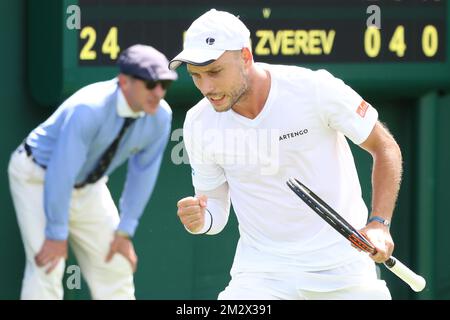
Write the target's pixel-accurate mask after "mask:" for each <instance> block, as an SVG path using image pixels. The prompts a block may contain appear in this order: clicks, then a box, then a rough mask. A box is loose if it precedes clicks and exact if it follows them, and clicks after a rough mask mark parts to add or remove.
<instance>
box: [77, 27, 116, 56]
mask: <svg viewBox="0 0 450 320" xmlns="http://www.w3.org/2000/svg"><path fill="white" fill-rule="evenodd" d="M117 34H118V31H117V27H111V28H110V29H109V31H108V34H107V35H106V37H105V40H104V41H103V44H102V53H103V54H105V55H109V57H110V59H111V60H116V59H117V56H118V54H119V52H120V47H119V44H118V41H117ZM80 39H83V40H84V39H87V41H86V43H85V44H84V46H83V48H82V49H81V51H80V60H95V59H97V52H95V50H93V47H94V45H95V41H96V40H97V32H96V31H95V29H94V28H92V27H91V26H86V27H84V28H83V29H81V31H80Z"/></svg>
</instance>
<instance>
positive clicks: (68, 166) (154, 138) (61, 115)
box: [27, 79, 172, 240]
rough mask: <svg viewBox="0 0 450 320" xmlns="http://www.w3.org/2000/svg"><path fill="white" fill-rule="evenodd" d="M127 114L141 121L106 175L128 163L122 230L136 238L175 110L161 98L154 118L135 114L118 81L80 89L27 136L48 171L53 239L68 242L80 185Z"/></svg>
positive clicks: (49, 233) (130, 131)
mask: <svg viewBox="0 0 450 320" xmlns="http://www.w3.org/2000/svg"><path fill="white" fill-rule="evenodd" d="M125 116H126V117H135V118H137V119H136V121H134V123H133V124H132V125H131V126H130V127H129V128H128V129H127V131H126V132H125V134H124V135H123V137H122V139H121V140H120V143H119V147H118V149H117V152H116V154H115V156H114V158H113V160H112V162H111V164H110V165H109V167H108V169H107V171H106V173H105V175H109V174H111V173H112V172H113V171H114V170H115V169H116V168H117V167H119V166H120V165H121V164H123V163H124V162H125V161H126V160H127V159H128V171H127V177H126V181H125V186H124V189H123V191H122V196H121V199H120V203H119V210H120V224H119V226H118V230H121V231H125V232H127V233H128V234H130V235H134V232H135V230H136V227H137V225H138V222H139V218H140V217H141V215H142V213H143V211H144V208H145V206H146V204H147V202H148V199H149V198H150V195H151V193H152V191H153V188H154V186H155V182H156V178H157V175H158V172H159V168H160V165H161V160H162V157H163V153H164V150H165V148H166V145H167V142H168V140H169V134H170V130H171V122H172V110H171V109H170V107H169V105H168V104H167V102H166V101H164V100H161V103H160V106H159V108H158V110H157V112H156V113H155V114H154V115H148V114H145V113H143V112H139V113H135V112H133V111H132V110H131V109H130V107H129V106H128V104H127V103H126V100H125V98H124V97H123V94H122V92H121V90H120V88H119V86H118V83H117V79H113V80H110V81H104V82H98V83H94V84H91V85H88V86H86V87H84V88H82V89H80V90H79V91H77V92H76V93H75V94H73V95H72V96H71V97H69V98H68V99H67V100H66V101H64V103H63V104H62V105H61V106H60V107H59V108H58V109H57V110H56V111H55V112H54V113H53V114H52V115H51V116H50V117H49V118H48V119H47V120H46V121H45V122H43V123H42V124H41V125H39V126H38V127H37V128H36V129H34V130H33V131H32V132H31V133H30V134H29V136H28V137H27V144H28V145H30V147H31V149H32V153H33V157H34V158H35V160H36V162H37V163H39V164H42V165H45V166H46V167H47V170H46V173H45V183H44V209H45V214H46V218H47V225H46V229H45V234H46V237H47V238H49V239H54V240H63V239H67V237H68V233H69V204H70V200H71V195H72V190H73V188H74V185H76V184H78V183H82V182H83V181H84V180H85V179H86V177H87V176H88V175H89V173H90V172H91V171H92V170H94V168H95V167H96V165H97V163H98V161H99V159H100V158H101V156H102V154H103V153H104V151H105V150H106V149H107V148H108V147H109V145H110V144H111V143H112V142H113V140H114V139H115V137H116V136H117V134H118V133H119V131H120V129H121V127H122V124H123V122H124V118H123V117H125Z"/></svg>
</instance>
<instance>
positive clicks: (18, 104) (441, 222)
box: [0, 0, 450, 299]
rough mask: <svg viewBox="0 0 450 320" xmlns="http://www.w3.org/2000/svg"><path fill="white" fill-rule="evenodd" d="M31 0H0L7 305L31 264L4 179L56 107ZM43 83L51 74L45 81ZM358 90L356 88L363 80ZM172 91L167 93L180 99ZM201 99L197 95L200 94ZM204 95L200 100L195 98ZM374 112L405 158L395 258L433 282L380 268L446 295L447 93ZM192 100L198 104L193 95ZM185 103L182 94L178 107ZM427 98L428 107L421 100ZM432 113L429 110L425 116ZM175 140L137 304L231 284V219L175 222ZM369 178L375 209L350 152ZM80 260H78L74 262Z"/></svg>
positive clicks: (179, 174) (0, 256) (83, 294)
mask: <svg viewBox="0 0 450 320" xmlns="http://www.w3.org/2000/svg"><path fill="white" fill-rule="evenodd" d="M25 6H26V2H25V1H24V0H20V1H13V0H7V1H0V17H1V19H0V30H1V40H2V43H3V44H4V46H3V47H2V50H0V61H2V62H3V63H2V64H3V70H4V71H5V72H4V74H3V77H2V80H1V86H0V99H1V100H0V101H2V103H3V113H2V115H1V116H0V141H1V143H0V146H1V153H0V168H1V169H0V203H2V210H1V214H2V219H1V221H2V222H1V224H0V237H1V238H0V261H1V262H2V263H1V265H0V299H17V298H18V297H19V292H20V283H21V278H22V274H23V268H24V252H23V248H22V243H21V239H20V235H19V230H18V227H17V223H16V218H15V214H14V210H13V206H12V203H11V199H10V194H9V189H8V181H7V176H6V169H7V163H8V160H9V156H10V153H11V152H12V151H13V150H14V148H15V147H16V146H17V145H18V144H19V143H20V142H21V140H22V139H23V138H24V137H25V135H26V134H27V133H28V132H29V131H30V130H31V129H33V128H34V127H35V126H36V125H37V124H39V123H40V122H41V121H42V120H44V119H45V118H46V117H47V116H48V114H49V113H50V112H51V110H52V108H54V107H55V106H53V107H50V108H48V107H45V106H39V105H37V104H36V103H35V102H33V101H32V100H31V98H30V94H29V92H30V91H29V88H28V87H27V81H26V80H27V79H26V71H27V68H28V66H27V62H26V61H27V57H26V52H27V48H26V17H25V12H26V10H25V9H26V8H25ZM42 77H45V74H43V75H42ZM355 88H356V89H357V88H358V85H357V84H356V86H355ZM175 94H176V93H175V92H172V93H171V94H170V95H169V96H168V100H169V102H170V101H171V97H175ZM193 96H194V95H193ZM196 96H198V94H196ZM366 98H367V100H369V101H370V102H371V103H372V104H373V105H374V106H376V107H377V109H378V110H379V114H380V119H381V120H382V121H383V122H385V123H386V125H387V126H388V127H389V129H390V130H391V131H392V133H393V134H394V136H395V137H396V138H397V140H398V142H399V144H400V146H401V149H402V152H403V157H404V177H403V184H402V188H401V191H400V196H399V201H398V205H397V209H396V213H395V216H394V219H393V226H392V233H393V236H394V239H395V242H396V250H395V255H396V256H397V257H398V258H400V259H401V260H402V261H403V262H404V263H406V264H408V265H409V266H411V267H412V268H413V269H416V270H418V271H421V272H424V274H426V275H427V276H428V277H429V278H427V279H429V280H431V281H430V286H429V288H428V289H427V290H426V291H425V293H423V294H422V295H417V294H415V293H413V292H412V291H411V290H410V289H409V288H408V287H407V286H406V285H405V284H403V283H402V282H401V281H400V280H398V279H397V278H396V277H395V276H393V275H392V274H391V273H389V272H388V271H385V270H384V267H381V270H382V275H383V278H385V279H386V280H387V281H388V284H389V286H390V288H391V291H392V294H393V297H394V298H397V299H417V298H424V299H449V298H450V277H449V273H448V270H450V264H449V261H450V258H449V256H450V255H449V254H448V252H449V250H448V249H449V243H450V239H449V237H450V235H449V233H448V232H446V229H447V226H448V225H449V224H450V218H449V215H448V212H450V207H449V205H448V201H447V196H448V195H449V191H448V187H447V185H446V181H448V180H449V178H450V169H449V166H448V164H449V163H450V149H449V145H448V138H449V137H450V126H448V121H449V120H450V97H449V96H446V97H444V96H440V95H438V94H437V93H434V94H433V93H432V99H431V100H430V101H429V100H426V101H425V102H423V101H422V100H403V99H402V100H396V99H395V98H390V99H389V100H385V99H383V97H381V96H377V95H376V94H374V95H373V96H367V97H366ZM190 99H192V98H190ZM180 100H181V99H179V98H178V100H177V101H180ZM421 101H422V102H421ZM191 103H192V101H186V105H182V106H179V105H174V106H172V107H173V111H174V121H173V129H177V128H181V126H182V123H183V120H184V114H185V111H186V109H187V107H188V105H189V104H191ZM424 110H425V112H429V111H431V114H427V113H425V114H424ZM177 144H178V141H171V142H170V144H169V146H168V148H167V151H166V154H165V159H164V162H163V163H164V164H163V167H162V169H161V172H160V176H159V179H158V182H157V187H156V189H155V192H154V194H153V196H152V199H151V200H150V203H149V204H148V206H147V209H146V212H145V213H144V216H143V218H142V220H141V224H140V226H139V228H138V230H137V233H136V237H135V247H136V251H137V253H138V255H139V266H138V271H137V273H136V278H135V282H136V295H137V298H139V299H215V298H216V296H217V294H218V293H219V292H220V290H222V288H223V287H224V286H225V285H226V284H227V282H228V280H229V274H228V271H229V268H230V266H231V262H232V259H233V253H234V249H235V246H236V241H237V224H236V220H235V218H234V216H233V215H232V216H231V218H230V222H229V225H228V226H227V228H226V229H225V230H224V231H223V232H222V233H221V234H220V235H217V236H212V237H205V236H201V237H199V236H197V237H196V236H192V235H190V234H188V233H187V232H185V230H184V228H183V227H182V226H181V224H180V223H179V222H178V218H177V216H176V203H177V201H178V200H179V199H180V198H182V197H185V196H188V195H191V194H192V191H193V190H192V187H191V182H190V169H189V167H188V166H187V165H174V164H173V163H172V161H171V157H170V156H171V151H172V150H173V148H174V147H175V146H176V145H177ZM352 149H353V150H354V153H355V158H356V161H357V165H358V172H359V174H360V177H361V181H362V188H363V192H364V198H365V200H366V203H367V204H368V205H369V206H370V196H371V194H370V190H371V186H370V169H371V159H370V156H369V155H368V154H367V153H365V152H364V151H362V150H361V149H359V148H358V147H355V146H352ZM124 173H125V170H124V168H121V170H119V171H118V172H117V173H115V174H114V175H113V176H111V177H110V182H109V185H110V186H111V190H112V194H113V196H114V198H115V200H116V201H117V200H118V198H119V195H120V191H121V188H122V183H123V177H124ZM74 263H76V261H75V260H74V259H73V257H71V258H70V259H69V261H68V264H74ZM88 297H89V294H88V292H87V288H86V285H85V283H83V285H82V289H81V290H72V291H70V290H66V298H67V299H83V298H88Z"/></svg>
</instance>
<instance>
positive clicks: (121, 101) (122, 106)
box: [117, 87, 145, 118]
mask: <svg viewBox="0 0 450 320" xmlns="http://www.w3.org/2000/svg"><path fill="white" fill-rule="evenodd" d="M117 114H118V115H119V116H121V117H123V118H141V117H143V116H145V112H144V111H138V112H135V111H133V110H132V109H131V108H130V106H129V105H128V103H127V100H125V96H124V95H123V93H122V89H121V88H120V87H119V91H118V92H117Z"/></svg>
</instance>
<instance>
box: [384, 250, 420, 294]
mask: <svg viewBox="0 0 450 320" xmlns="http://www.w3.org/2000/svg"><path fill="white" fill-rule="evenodd" d="M384 265H385V266H386V267H387V268H388V269H389V270H390V271H392V272H393V273H394V274H395V275H396V276H397V277H399V278H400V279H402V280H403V281H405V282H406V283H407V284H408V285H409V286H410V287H411V289H413V290H414V291H415V292H419V291H422V290H423V289H424V288H425V285H426V281H425V279H424V278H423V277H421V276H420V275H418V274H416V273H414V272H413V271H412V270H411V269H409V268H408V267H407V266H405V265H404V264H403V263H401V262H400V261H399V260H397V259H396V258H394V257H390V258H389V259H388V260H386V261H385V262H384Z"/></svg>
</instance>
